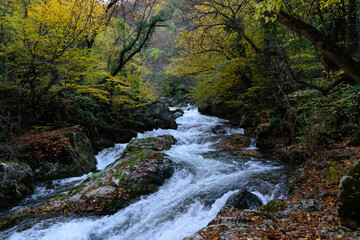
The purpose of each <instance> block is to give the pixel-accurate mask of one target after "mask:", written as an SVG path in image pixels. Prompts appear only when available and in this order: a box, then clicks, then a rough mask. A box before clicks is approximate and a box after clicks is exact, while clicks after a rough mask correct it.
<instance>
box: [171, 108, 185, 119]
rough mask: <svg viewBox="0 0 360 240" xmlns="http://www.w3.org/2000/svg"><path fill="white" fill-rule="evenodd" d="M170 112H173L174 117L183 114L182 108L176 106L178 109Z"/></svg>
mask: <svg viewBox="0 0 360 240" xmlns="http://www.w3.org/2000/svg"><path fill="white" fill-rule="evenodd" d="M171 113H172V114H173V116H174V118H179V117H181V116H182V115H184V110H182V109H180V108H178V109H176V110H174V111H171Z"/></svg>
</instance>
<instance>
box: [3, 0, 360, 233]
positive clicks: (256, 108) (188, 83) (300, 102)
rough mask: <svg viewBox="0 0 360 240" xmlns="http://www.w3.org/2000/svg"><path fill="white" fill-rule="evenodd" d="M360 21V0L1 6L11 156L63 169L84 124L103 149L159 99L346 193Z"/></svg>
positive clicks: (357, 141)
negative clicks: (218, 122)
mask: <svg viewBox="0 0 360 240" xmlns="http://www.w3.org/2000/svg"><path fill="white" fill-rule="evenodd" d="M359 16H360V6H359V2H358V1H357V0H305V1H300V0H107V1H103V0H0V19H1V20H0V156H1V158H2V159H5V158H6V159H8V158H12V159H17V160H20V161H25V162H29V163H31V164H34V165H36V164H40V163H43V162H44V161H45V162H46V161H52V160H51V159H52V158H54V157H55V158H56V157H60V156H62V155H61V154H62V151H67V149H68V148H69V147H70V142H69V141H70V140H69V139H68V138H67V136H68V132H69V131H71V130H69V127H72V126H75V125H76V126H81V127H82V128H84V131H85V134H86V135H87V136H88V137H89V138H90V140H91V143H92V144H93V146H94V150H95V152H96V151H100V150H101V149H103V148H104V147H105V146H107V145H109V144H110V145H111V144H112V143H114V142H126V141H128V140H130V139H131V138H132V137H134V136H136V132H135V133H134V131H135V130H136V131H138V130H139V129H140V130H139V131H143V130H147V129H143V128H145V127H146V128H148V127H147V126H145V127H144V126H143V124H141V123H139V121H140V120H139V119H140V117H139V116H140V112H143V111H146V109H149V106H151V105H152V104H154V103H155V104H156V103H159V102H165V103H166V104H168V105H169V106H186V104H191V105H193V106H197V107H198V108H199V111H200V112H201V113H203V114H206V115H211V116H217V117H221V118H224V119H227V120H229V121H230V122H231V124H233V125H235V126H239V127H241V128H244V129H245V134H246V135H250V136H256V135H257V136H262V137H264V138H272V139H271V140H269V141H264V142H261V139H260V140H259V141H258V146H263V147H265V148H269V149H271V151H274V153H275V155H276V154H279V155H277V156H280V155H281V156H280V157H279V158H280V159H283V160H282V161H283V163H284V164H285V165H287V167H288V168H289V171H290V172H292V173H293V176H294V173H295V175H296V174H298V172H297V170H296V169H297V167H298V166H302V167H303V169H306V171H305V170H304V171H305V172H302V173H301V174H298V176H297V177H299V176H302V179H304V175H306V174H308V175H309V176H313V177H314V178H316V179H312V180H313V181H314V182H316V181H319V182H321V184H322V185H321V184H320V183H319V185H321V186H323V187H322V188H324V189H325V190H324V189H323V190H322V191H326V192H336V191H338V190H337V188H338V185H339V184H340V182H341V178H342V176H344V175H345V174H347V173H349V171H350V169H351V168H352V166H353V165H354V164H355V163H356V161H357V160H358V159H359V157H358V152H357V151H358V149H359V148H358V147H359V146H360V17H359ZM140 122H141V121H140ZM140 125H141V126H140ZM119 126H120V127H119ZM129 126H130V127H129ZM149 126H150V125H149ZM259 126H261V127H259ZM112 128H113V129H115V128H120V130H119V131H120V132H121V134H122V135H124V137H123V138H119V137H118V136H113V135H114V134H115V133H113V132H112V131H113V130H112ZM150 128H151V127H150ZM150 128H149V129H150ZM171 128H175V127H173V126H171ZM64 129H65V130H64ZM124 129H125V130H124ZM128 129H131V131H132V130H134V131H132V132H131V131H128ZM117 133H119V132H117ZM112 134H113V135H112ZM261 134H262V135H261ZM125 135H126V136H125ZM109 139H110V140H111V141H110V142H111V143H109V142H106V141H107V140H109ZM105 140H106V141H105ZM32 149H33V150H32ZM34 149H35V150H34ZM334 152H336V153H337V155H336V156H335V153H334ZM340 152H341V153H340ZM284 156H286V157H284ZM299 156H305V157H304V158H305V159H302V157H299ZM339 156H340V157H339ZM284 159H285V160H284ZM354 169H355V168H354ZM313 171H315V172H318V173H319V174H320V175H321V174H324V176H323V177H322V178H321V179H318V178H317V177H318V176H315V175H316V174H313V173H314V172H313ZM357 171H359V170H357ZM352 173H353V174H354V170H352ZM300 178H301V177H300ZM353 178H354V179H355V183H354V184H355V185H356V186H357V190H356V191H354V192H357V195H356V196H355V197H354V199H355V200H354V201H350V200H349V201H348V202H346V204H347V205H351V204H355V205H359V204H358V202H357V203H356V201H359V200H360V195H359V192H360V190H359V189H360V188H359V182H360V178H359V173H355V177H353ZM299 186H300V187H299V188H297V191H299V192H300V191H301V189H302V188H307V187H309V186H307V185H306V184H305V185H299ZM317 187H318V186H316V187H314V188H317ZM311 191H312V190H311ZM336 194H337V193H336ZM330 195H331V194H330ZM330 195H329V196H330ZM301 196H302V198H305V196H303V195H301ZM330 197H333V198H334V199H336V200H334V199H333V200H331V203H329V202H330V200H329V199H328V200H327V201H328V202H327V203H328V204H329V206H330V205H331V206H332V207H334V206H335V205H337V201H338V199H339V198H338V197H334V196H333V195H331V196H330ZM296 198H300V197H299V195H296V194H295V197H294V198H293V199H296ZM340 198H341V197H340ZM324 201H325V200H324ZM334 202H335V203H334ZM348 211H349V210H348V209H346V210H343V209H340V210H339V214H340V217H339V218H341V214H348ZM344 212H345V213H344ZM359 212H360V209H359V207H358V206H357V207H355V210H354V211H353V212H352V213H350V215H351V216H352V217H351V218H352V220H343V221H342V224H343V225H345V226H347V227H348V228H350V229H353V230H356V229H357V230H359V227H360V215H359ZM335 215H336V214H335ZM335 215H334V216H335ZM304 216H306V214H305V215H304ZM299 218H302V217H299ZM320 218H321V217H319V216H318V219H317V220H319V219H320ZM294 219H295V215H294ZM354 219H355V220H354ZM317 220H311V221H310V220H309V221H310V222H314V221H315V222H316V221H317ZM256 221H257V220H254V221H253V222H254V223H256ZM294 221H295V220H294ZM319 221H320V222H324V220H323V218H321V220H319ZM337 221H339V220H337ZM295 222H296V221H295ZM325 222H326V221H325ZM324 224H325V223H324ZM333 224H335V223H333ZM336 224H339V222H336ZM336 224H335V225H336ZM325 225H326V224H325ZM284 228H285V227H284ZM288 229H289V228H288ZM340 235H341V234H340V233H339V234H338V235H336V236H340ZM342 235H343V234H342ZM342 235H341V236H342ZM281 236H282V235H281ZM294 236H296V237H301V236H302V235H294ZM313 236H314V235H312V237H313ZM267 237H268V238H267V239H286V237H285V238H281V237H280V235H279V233H276V234H275V233H273V232H271V229H270V230H269V232H268V233H267ZM303 237H304V236H303ZM305 237H306V236H305ZM333 237H334V236H333ZM334 238H338V237H334ZM340 238H341V237H340ZM204 239H217V238H211V237H209V238H204ZM305 239H312V238H310V237H309V238H305ZM313 239H315V237H314V238H313ZM316 239H320V238H318V237H316ZM321 239H322V238H321ZM324 239H325V238H324ZM326 239H327V238H326ZM329 239H330V238H329ZM354 239H355V238H354Z"/></svg>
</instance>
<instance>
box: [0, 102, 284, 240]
mask: <svg viewBox="0 0 360 240" xmlns="http://www.w3.org/2000/svg"><path fill="white" fill-rule="evenodd" d="M184 110H185V114H184V116H183V117H180V118H178V119H177V123H178V124H179V127H178V129H177V130H162V129H158V130H154V131H150V132H146V133H143V134H139V135H138V136H137V138H143V137H149V136H158V135H162V134H171V135H173V136H174V137H175V138H176V139H177V143H176V144H175V145H173V146H172V148H171V149H170V150H168V151H166V154H167V155H168V156H170V158H171V159H172V160H173V161H174V162H176V163H179V166H182V167H179V168H178V169H177V170H176V171H175V173H174V175H173V176H172V177H171V178H170V179H169V180H167V181H166V183H165V184H164V185H163V186H161V187H160V188H159V190H158V191H157V192H155V193H153V194H150V195H148V196H144V197H142V198H141V199H140V200H139V201H138V202H136V203H133V204H132V205H130V206H128V207H126V208H124V209H122V210H120V211H118V212H117V213H115V214H113V215H108V216H88V217H85V216H77V215H70V216H62V217H53V218H49V219H42V220H41V219H28V220H24V221H23V223H21V224H19V225H17V226H16V227H14V228H12V229H10V230H7V231H5V232H0V238H2V239H36V240H37V239H44V240H45V239H46V240H51V239H61V240H65V239H73V240H80V239H90V240H103V239H117V240H121V239H124V240H133V239H134V240H141V239H144V240H152V239H154V240H161V239H163V240H176V239H179V240H180V239H183V238H184V237H186V236H189V235H192V234H194V233H195V232H196V231H198V230H200V229H201V228H203V227H205V226H206V225H207V224H208V223H209V222H210V221H211V220H212V219H213V218H214V217H215V216H216V214H217V213H218V212H219V210H220V209H221V207H222V206H224V204H225V203H226V201H227V199H228V198H229V196H231V195H232V194H234V193H236V192H237V191H239V190H242V189H247V190H248V191H250V192H252V193H253V194H255V195H257V196H258V197H259V198H260V199H261V200H262V202H263V203H264V204H265V203H267V202H268V201H270V200H271V199H274V198H283V197H285V195H286V187H285V186H284V182H285V180H284V174H283V168H282V167H281V166H279V165H278V164H276V162H274V161H272V160H268V159H264V158H253V157H245V156H233V155H231V154H230V153H228V152H226V151H221V150H219V149H217V148H215V147H214V144H215V143H217V142H219V141H221V140H223V139H226V136H228V135H230V134H234V133H242V132H243V130H242V129H236V128H232V127H231V126H230V125H228V124H227V122H226V121H225V120H222V119H219V118H216V117H208V116H203V115H201V114H200V113H199V112H198V111H197V109H196V108H188V109H184ZM125 147H126V144H118V145H116V146H115V147H113V148H110V149H106V150H104V151H102V152H100V153H99V154H98V155H97V160H98V169H104V168H105V167H106V165H107V164H110V163H111V162H113V161H115V160H116V159H117V158H118V157H120V156H121V153H122V151H123V150H124V148H125ZM248 149H256V146H255V145H254V144H252V145H251V146H250V147H249V148H248ZM86 177H87V176H86V175H85V176H83V177H80V178H70V179H66V180H60V181H54V182H53V183H52V184H51V186H50V187H49V186H44V185H41V186H39V187H37V188H36V191H35V194H34V195H32V196H30V197H28V198H27V199H26V200H24V202H23V203H22V205H36V204H39V203H40V202H41V201H43V199H46V198H49V197H52V196H54V195H56V194H58V193H61V192H66V191H67V190H68V189H69V188H71V187H72V186H74V185H75V184H78V183H79V182H81V181H83V180H84V179H85V178H86Z"/></svg>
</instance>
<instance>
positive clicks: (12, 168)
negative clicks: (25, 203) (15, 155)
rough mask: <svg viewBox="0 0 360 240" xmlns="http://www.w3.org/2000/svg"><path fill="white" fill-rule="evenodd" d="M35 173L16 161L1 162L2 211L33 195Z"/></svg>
mask: <svg viewBox="0 0 360 240" xmlns="http://www.w3.org/2000/svg"><path fill="white" fill-rule="evenodd" d="M32 182H33V172H32V170H31V168H30V167H29V166H28V165H27V164H25V163H20V162H15V161H1V162H0V209H6V208H8V207H11V206H13V205H14V204H15V203H17V202H18V201H20V200H21V199H23V198H24V197H25V196H26V195H28V194H31V193H33V191H34V188H33V185H32Z"/></svg>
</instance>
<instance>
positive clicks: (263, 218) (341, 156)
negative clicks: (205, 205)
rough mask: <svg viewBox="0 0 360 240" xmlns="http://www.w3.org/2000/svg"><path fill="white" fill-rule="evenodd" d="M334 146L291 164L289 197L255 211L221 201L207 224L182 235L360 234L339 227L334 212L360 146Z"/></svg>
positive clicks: (297, 236)
mask: <svg viewBox="0 0 360 240" xmlns="http://www.w3.org/2000/svg"><path fill="white" fill-rule="evenodd" d="M333 148H334V149H333V150H321V151H317V152H309V155H310V157H308V158H307V159H306V161H305V162H304V163H303V164H301V165H300V166H298V167H297V168H295V169H292V171H291V172H290V177H289V180H288V185H289V187H290V194H291V195H290V196H289V198H287V199H285V200H273V201H271V202H269V203H268V204H266V205H265V206H262V207H260V208H259V209H258V210H256V211H248V210H239V209H236V208H232V207H229V206H225V207H223V208H222V209H221V211H220V212H219V214H218V215H217V217H216V218H215V219H213V220H212V221H211V222H210V223H209V224H208V226H207V227H205V228H203V229H202V230H200V231H199V232H197V233H196V234H195V235H193V236H191V237H188V238H186V239H187V240H190V239H197V240H200V239H228V240H230V239H359V238H360V232H359V231H352V230H350V229H349V228H347V227H344V224H345V225H346V223H344V220H342V219H341V218H340V217H339V213H338V212H339V205H340V201H339V196H340V187H339V183H340V182H341V179H342V178H343V177H344V176H345V175H346V174H348V173H349V172H350V170H351V169H353V167H354V164H356V163H357V162H358V161H359V153H360V147H351V148H348V147H344V146H341V145H338V146H333ZM287 150H288V151H290V149H289V148H288V149H287ZM348 207H350V208H353V209H356V208H357V206H356V204H355V205H353V206H348Z"/></svg>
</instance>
